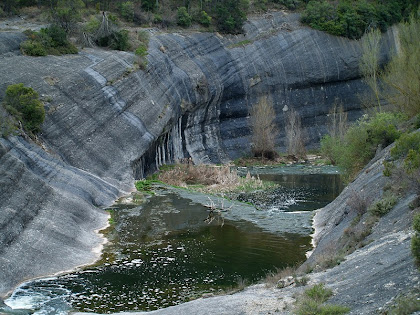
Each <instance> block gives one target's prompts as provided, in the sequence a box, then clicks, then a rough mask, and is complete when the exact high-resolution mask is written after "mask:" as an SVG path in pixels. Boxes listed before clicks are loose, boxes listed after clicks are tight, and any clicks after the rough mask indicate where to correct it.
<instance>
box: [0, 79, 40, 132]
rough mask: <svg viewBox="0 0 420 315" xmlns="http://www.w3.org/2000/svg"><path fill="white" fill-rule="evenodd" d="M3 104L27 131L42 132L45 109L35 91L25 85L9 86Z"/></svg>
mask: <svg viewBox="0 0 420 315" xmlns="http://www.w3.org/2000/svg"><path fill="white" fill-rule="evenodd" d="M3 104H4V106H5V108H6V109H7V111H8V112H9V113H10V114H12V115H13V116H14V117H15V118H16V119H18V120H20V121H21V122H22V125H23V128H24V129H25V130H27V131H30V132H37V131H39V130H40V126H41V124H42V123H43V122H44V119H45V109H44V105H43V104H42V103H41V101H40V100H39V95H38V93H37V92H36V91H35V90H34V89H32V88H30V87H25V86H24V85H23V83H19V84H13V85H9V86H8V87H7V89H6V95H5V97H4V103H3Z"/></svg>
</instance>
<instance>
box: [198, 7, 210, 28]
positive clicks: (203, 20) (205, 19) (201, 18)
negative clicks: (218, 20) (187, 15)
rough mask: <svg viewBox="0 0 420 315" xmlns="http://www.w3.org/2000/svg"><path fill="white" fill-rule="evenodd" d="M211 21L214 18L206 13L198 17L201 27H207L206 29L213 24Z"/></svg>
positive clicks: (201, 13) (202, 12)
mask: <svg viewBox="0 0 420 315" xmlns="http://www.w3.org/2000/svg"><path fill="white" fill-rule="evenodd" d="M211 20H212V17H211V16H210V15H208V14H207V12H206V11H204V10H203V11H201V12H200V14H199V16H198V19H197V21H198V23H200V24H201V25H203V26H205V27H209V26H210V24H211Z"/></svg>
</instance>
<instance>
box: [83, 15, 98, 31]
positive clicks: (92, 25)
mask: <svg viewBox="0 0 420 315" xmlns="http://www.w3.org/2000/svg"><path fill="white" fill-rule="evenodd" d="M100 26H101V21H100V20H99V19H98V18H97V17H94V16H92V17H91V18H90V20H89V21H88V22H87V23H86V24H85V25H84V31H85V32H87V33H95V32H96V31H97V30H98V29H99V27H100Z"/></svg>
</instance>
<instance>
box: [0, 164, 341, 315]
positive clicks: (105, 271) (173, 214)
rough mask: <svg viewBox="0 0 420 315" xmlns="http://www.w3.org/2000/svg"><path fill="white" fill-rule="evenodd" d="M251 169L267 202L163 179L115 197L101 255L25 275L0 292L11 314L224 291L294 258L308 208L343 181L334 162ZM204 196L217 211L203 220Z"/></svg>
mask: <svg viewBox="0 0 420 315" xmlns="http://www.w3.org/2000/svg"><path fill="white" fill-rule="evenodd" d="M242 171H246V172H247V171H248V170H242ZM249 171H250V172H252V173H253V174H256V173H258V175H259V177H260V178H261V179H263V180H270V181H275V182H277V183H279V184H280V185H281V187H280V188H279V189H278V191H275V192H274V195H273V196H272V199H273V202H271V201H270V202H269V204H268V205H267V204H266V206H265V207H261V208H258V209H256V208H254V207H252V206H249V205H247V204H244V203H240V202H230V201H227V200H224V199H220V198H216V197H213V196H212V197H209V196H206V195H202V194H198V193H191V192H188V191H179V190H174V189H163V188H161V189H157V190H156V193H155V195H152V196H149V197H147V199H146V200H144V201H143V202H141V203H140V204H135V203H117V204H115V205H114V206H113V207H112V208H110V209H109V210H110V212H111V217H112V227H111V228H108V229H107V231H106V232H104V233H105V234H106V236H107V238H108V239H109V242H108V243H107V245H105V247H104V251H103V255H102V258H101V260H100V261H99V262H97V263H96V264H95V265H94V266H90V267H87V268H85V269H83V270H79V271H75V272H72V273H69V274H66V275H62V276H58V277H51V278H47V279H38V280H34V281H30V282H27V283H24V284H23V285H21V286H20V287H18V288H17V289H16V290H15V291H14V293H13V295H12V296H11V297H10V298H9V299H7V300H6V301H5V302H6V304H7V305H8V306H10V307H11V308H12V309H14V310H13V311H11V313H13V314H18V312H19V311H18V310H19V309H20V310H22V309H26V310H27V311H23V313H20V314H33V313H35V314H68V312H69V311H70V310H78V311H86V312H88V311H89V312H97V313H109V312H119V311H130V310H145V311H148V310H154V309H158V308H163V307H167V306H170V305H175V304H179V303H182V302H186V301H189V300H191V299H194V298H197V297H200V296H202V295H203V294H221V293H225V292H229V291H231V290H233V289H235V288H237V287H238V286H239V287H240V286H243V285H244V284H251V283H255V282H258V281H260V280H261V279H263V278H264V277H265V276H266V274H267V273H269V272H271V271H275V270H276V268H283V267H286V266H291V265H295V264H297V263H299V262H302V261H303V260H304V259H305V253H306V252H307V251H309V250H310V249H311V245H310V242H311V238H310V233H311V217H312V210H314V209H317V208H320V207H323V206H325V205H326V204H328V203H329V202H331V201H332V200H333V199H334V198H335V197H336V196H337V195H338V194H339V193H340V191H341V189H342V185H341V182H340V180H339V176H338V174H337V172H336V170H335V169H329V168H325V169H321V170H319V172H318V173H317V172H316V171H315V170H312V171H308V170H307V168H304V169H295V170H294V171H293V173H290V170H287V171H285V170H283V168H280V169H279V168H277V169H273V168H264V169H261V168H259V169H251V170H249ZM314 173H316V174H314ZM209 202H210V203H214V204H215V205H217V207H218V208H220V209H224V210H225V211H222V212H220V215H219V214H218V215H217V217H216V218H215V219H214V220H213V221H211V222H210V223H209V222H208V220H207V221H206V218H208V216H209V208H208V207H206V206H205V204H206V203H209ZM0 311H1V310H0Z"/></svg>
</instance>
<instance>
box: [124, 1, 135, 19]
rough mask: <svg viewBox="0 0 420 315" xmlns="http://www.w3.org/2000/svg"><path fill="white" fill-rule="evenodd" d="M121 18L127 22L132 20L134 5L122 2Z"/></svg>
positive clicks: (129, 2)
mask: <svg viewBox="0 0 420 315" xmlns="http://www.w3.org/2000/svg"><path fill="white" fill-rule="evenodd" d="M121 16H122V17H123V18H124V19H125V20H126V21H128V22H133V20H134V3H133V2H131V1H127V2H123V3H122V4H121Z"/></svg>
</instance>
